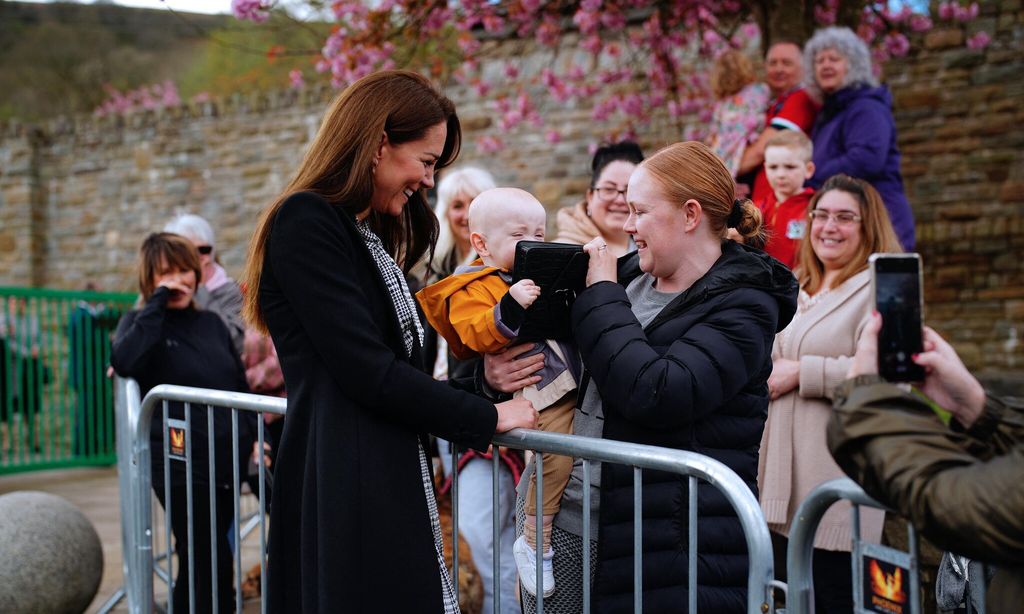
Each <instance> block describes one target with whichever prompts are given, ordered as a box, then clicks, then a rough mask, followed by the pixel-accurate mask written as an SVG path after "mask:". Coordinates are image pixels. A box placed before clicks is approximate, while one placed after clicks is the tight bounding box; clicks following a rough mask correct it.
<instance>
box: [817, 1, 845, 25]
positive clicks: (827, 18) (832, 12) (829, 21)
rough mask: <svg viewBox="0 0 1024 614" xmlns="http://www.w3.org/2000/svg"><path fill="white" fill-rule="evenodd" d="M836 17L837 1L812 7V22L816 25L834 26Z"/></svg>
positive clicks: (837, 13)
mask: <svg viewBox="0 0 1024 614" xmlns="http://www.w3.org/2000/svg"><path fill="white" fill-rule="evenodd" d="M838 15H839V2H838V0H825V2H823V3H821V4H818V5H816V6H815V7H814V20H815V21H816V22H817V23H818V25H821V26H831V25H833V24H835V22H836V17H837V16H838Z"/></svg>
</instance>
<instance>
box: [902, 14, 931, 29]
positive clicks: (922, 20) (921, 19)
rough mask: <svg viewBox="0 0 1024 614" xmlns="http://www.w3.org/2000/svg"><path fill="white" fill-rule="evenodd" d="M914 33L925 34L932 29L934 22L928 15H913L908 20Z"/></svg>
mask: <svg viewBox="0 0 1024 614" xmlns="http://www.w3.org/2000/svg"><path fill="white" fill-rule="evenodd" d="M907 25H909V26H910V29H911V31H913V32H925V31H927V30H931V29H932V25H933V24H932V20H931V19H930V18H929V17H928V16H927V15H911V16H910V19H908V20H907Z"/></svg>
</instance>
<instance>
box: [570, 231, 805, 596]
mask: <svg viewBox="0 0 1024 614" xmlns="http://www.w3.org/2000/svg"><path fill="white" fill-rule="evenodd" d="M639 274H640V269H639V260H638V258H637V256H636V255H635V254H634V255H631V256H627V257H625V258H624V259H623V260H622V261H620V267H619V279H620V283H621V284H622V285H620V284H614V283H609V282H605V283H598V284H594V285H593V286H591V287H589V288H587V289H586V290H585V291H584V292H582V293H581V294H580V295H579V297H578V298H577V300H576V303H575V305H574V306H573V313H572V317H573V327H574V331H575V337H576V340H577V342H578V344H579V349H580V352H581V353H582V355H583V362H584V364H585V365H586V367H587V369H588V370H589V373H590V376H591V378H592V380H593V382H592V383H593V384H596V385H597V388H598V391H599V392H600V395H601V400H602V405H603V408H604V415H605V423H604V437H605V438H606V439H615V440H621V441H630V442H636V443H644V444H652V445H657V446H665V447H669V448H676V449H680V450H691V451H694V452H699V453H701V454H706V455H708V456H710V457H712V458H714V459H716V460H719V461H721V462H723V463H725V464H726V465H727V466H729V468H731V469H732V470H733V471H735V472H736V473H737V474H739V476H740V477H741V478H742V479H743V480H744V481H745V482H746V483H747V484H748V485H749V486H750V489H751V490H752V491H754V493H755V496H756V492H757V485H756V479H757V458H758V446H759V444H760V441H761V431H762V430H763V428H764V422H765V418H766V416H767V410H768V386H767V380H768V375H769V374H770V373H771V369H772V362H771V349H772V340H773V338H774V337H775V334H776V333H777V332H778V331H780V330H782V329H783V328H784V327H785V326H786V325H787V324H788V323H789V321H790V320H791V319H792V317H793V313H794V311H795V309H796V296H797V283H796V280H795V279H794V278H793V275H792V274H791V273H790V272H789V270H788V269H786V267H785V266H783V265H782V264H781V263H779V262H778V261H776V260H774V259H772V258H770V257H768V256H767V255H765V254H764V253H762V252H757V251H754V250H751V249H749V248H745V247H743V246H740V245H738V244H736V243H733V242H731V241H726V242H725V243H723V246H722V256H721V258H719V259H718V261H717V262H715V264H714V265H713V266H712V267H711V269H710V270H709V271H708V272H707V274H706V275H704V276H703V277H702V278H700V279H699V280H697V281H696V282H695V283H694V284H693V285H692V286H691V287H690V289H689V290H687V291H686V292H684V293H683V294H681V295H680V296H678V297H677V298H676V299H675V300H673V301H672V302H671V303H670V304H669V305H668V306H666V307H665V308H664V309H663V310H662V312H661V313H659V314H658V316H657V317H656V318H655V319H654V320H653V321H652V322H651V323H650V324H649V325H648V326H647V327H646V328H641V326H640V323H639V322H638V321H637V319H636V317H635V316H634V315H633V312H632V310H631V307H630V303H629V300H628V299H627V297H626V292H625V288H624V286H625V285H627V284H628V283H629V282H630V281H632V280H633V279H634V278H636V277H637V276H638V275H639ZM686 484H687V480H686V478H685V477H684V476H678V475H675V474H669V473H663V472H655V471H645V472H644V485H643V546H644V559H643V585H644V586H643V588H644V593H643V604H644V611H645V612H669V611H671V612H678V611H681V609H684V608H685V604H686V603H687V560H686V559H687V557H686V552H687V500H688V492H687V485H686ZM698 513H699V514H700V521H699V523H698V531H697V548H698V554H699V558H700V563H699V565H700V566H699V568H698V570H697V583H698V586H699V588H700V594H699V595H698V598H697V600H698V601H697V606H698V610H699V611H701V612H716V613H720V612H742V611H744V610H745V608H746V592H747V591H746V586H747V579H746V578H747V556H746V550H747V548H746V543H745V541H744V539H743V535H742V530H741V528H740V524H739V520H737V518H736V515H735V514H734V513H733V511H732V508H731V506H730V505H729V503H728V502H727V501H726V499H725V498H724V497H723V496H722V495H721V494H719V492H718V491H717V489H716V488H715V487H714V486H711V485H709V484H701V486H700V490H699V492H698ZM599 538H600V540H599V546H598V548H599V550H598V552H599V554H598V567H597V579H596V582H595V589H594V593H595V606H596V608H595V611H597V612H631V611H632V609H633V598H632V594H633V475H632V469H631V468H629V467H625V466H622V465H608V466H605V467H604V468H603V469H602V477H601V512H600V534H599Z"/></svg>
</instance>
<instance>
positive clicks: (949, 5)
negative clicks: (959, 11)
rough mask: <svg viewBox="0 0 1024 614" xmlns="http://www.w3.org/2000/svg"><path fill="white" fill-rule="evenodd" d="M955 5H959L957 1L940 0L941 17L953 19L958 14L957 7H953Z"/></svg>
mask: <svg viewBox="0 0 1024 614" xmlns="http://www.w3.org/2000/svg"><path fill="white" fill-rule="evenodd" d="M954 6H959V4H958V3H956V2H940V3H939V18H940V19H945V20H947V21H948V20H950V19H953V17H954V16H955V15H956V13H955V12H954V11H955V9H954V8H953V7H954Z"/></svg>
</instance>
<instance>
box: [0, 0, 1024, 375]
mask: <svg viewBox="0 0 1024 614" xmlns="http://www.w3.org/2000/svg"><path fill="white" fill-rule="evenodd" d="M1021 4H1022V3H1021V0H1002V1H1001V2H1000V1H993V2H988V3H985V4H984V6H983V9H982V13H983V14H982V17H981V18H980V19H979V20H978V22H976V23H974V24H971V25H970V26H969V28H971V29H968V30H967V32H966V35H970V34H971V33H972V32H973V29H976V28H979V27H980V28H984V29H985V30H987V31H989V32H991V33H994V36H995V42H994V43H993V44H992V45H991V46H990V47H989V48H988V49H986V50H984V51H972V50H968V49H965V48H964V47H963V39H964V36H965V32H964V31H962V30H960V29H952V30H942V29H937V30H933V31H931V32H929V33H928V34H927V35H926V36H925V37H924V38H923V39H922V40H920V41H917V42H916V44H915V52H914V53H913V55H912V56H911V57H909V58H906V59H903V60H899V61H893V62H890V63H889V64H888V65H887V75H886V76H885V78H886V81H887V82H888V84H889V85H890V86H891V87H892V88H893V91H894V94H895V100H896V111H895V114H896V120H897V125H898V129H899V137H900V145H901V148H902V151H903V172H904V177H905V180H906V184H907V185H906V187H907V194H908V196H909V197H910V200H911V203H912V205H913V208H914V212H915V216H916V218H917V222H918V243H919V249H920V251H921V254H922V257H923V259H924V263H925V283H926V291H925V295H926V301H927V318H928V320H929V322H930V323H932V324H933V325H934V326H936V327H937V328H939V329H940V330H941V331H942V332H943V333H944V334H946V335H948V336H949V337H950V338H951V339H952V340H953V341H954V343H955V344H956V346H957V348H958V350H960V351H961V352H962V354H963V356H964V358H965V359H966V361H967V362H968V363H969V365H970V366H972V367H974V368H978V369H982V370H984V371H986V372H989V373H992V374H994V375H999V376H1011V377H1013V376H1018V375H1022V374H1024V346H1022V343H1021V341H1020V340H1019V339H1020V337H1021V336H1022V334H1024V258H1022V255H1024V131H1022V129H1021V126H1022V124H1024V105H1022V104H1021V103H1022V102H1024V80H1022V79H1021V78H1020V75H1024V43H1022V40H1024V9H1022V6H1021ZM448 93H449V95H450V96H452V98H454V99H455V100H456V102H457V103H458V104H459V109H460V116H461V117H462V118H463V125H464V128H465V146H464V149H463V155H462V157H461V158H460V164H477V165H480V166H483V167H486V168H488V169H490V170H491V171H492V172H494V174H495V175H496V177H497V179H498V181H499V182H500V183H503V184H510V185H518V186H521V187H524V188H526V189H529V190H531V191H533V192H534V193H536V194H537V195H538V197H539V198H540V199H541V200H542V202H544V203H545V204H547V205H548V206H549V208H550V209H551V210H552V211H554V210H555V209H557V208H558V207H560V206H566V205H569V204H572V203H573V202H575V201H576V200H577V199H578V198H579V197H580V195H582V193H583V191H584V190H585V188H586V186H587V182H588V176H587V173H588V166H589V152H588V145H590V144H591V143H593V142H595V141H596V140H597V139H598V138H599V133H598V132H596V131H595V126H594V125H593V123H592V122H591V121H590V119H589V111H588V109H585V108H577V107H571V106H567V107H563V108H556V109H546V110H544V113H545V117H546V119H547V120H548V121H549V122H550V123H552V124H553V125H554V126H555V127H558V128H559V129H560V130H561V131H562V134H563V140H562V142H560V143H557V144H549V143H547V142H546V141H545V140H544V138H543V136H542V135H541V134H540V131H531V130H521V131H517V132H515V133H513V134H509V135H505V137H504V138H505V140H506V142H507V143H508V147H507V148H506V149H505V150H503V151H502V152H499V153H497V154H484V153H482V152H480V151H478V150H477V149H476V146H475V144H474V138H475V137H476V136H478V135H480V134H483V133H485V132H486V131H491V130H494V127H493V125H492V119H493V113H492V112H491V111H490V109H489V108H488V107H487V106H486V105H484V104H483V103H482V102H480V101H479V100H478V99H475V98H474V97H473V96H471V95H470V93H469V92H468V91H466V90H463V89H460V88H458V87H453V88H451V89H450V90H448ZM331 96H332V92H330V91H328V90H326V89H316V88H310V89H308V90H306V91H304V92H302V93H297V92H293V91H287V92H277V93H270V94H265V95H262V96H258V97H250V98H244V97H237V98H233V99H230V100H226V101H220V102H218V103H206V104H202V105H192V106H187V107H182V108H179V109H173V110H169V111H161V112H147V113H141V114H137V115H133V116H130V117H127V118H107V119H102V120H99V119H93V118H77V119H75V120H69V121H60V122H53V123H51V124H49V125H46V126H39V127H34V126H18V125H8V126H4V127H3V128H0V285H36V286H48V287H57V288H78V287H81V286H82V285H83V284H84V283H85V282H86V281H87V280H92V281H95V282H97V283H98V284H99V285H100V287H102V288H103V289H107V290H131V289H132V288H133V285H134V272H133V269H134V261H135V251H136V249H137V247H138V245H139V243H140V241H141V239H142V237H143V236H144V235H145V234H146V233H148V232H152V231H154V230H159V229H160V228H161V227H162V225H163V224H164V222H165V221H167V220H168V219H169V218H170V217H171V216H172V215H173V214H174V213H175V212H177V211H188V212H193V213H198V214H200V215H202V216H204V217H206V218H207V219H209V220H210V221H211V223H212V224H213V225H214V227H215V228H216V229H217V231H218V241H217V243H218V248H219V250H220V255H221V259H222V261H223V264H224V265H225V267H226V268H227V269H228V271H229V273H231V274H232V275H236V276H237V275H238V274H239V273H240V272H241V268H242V264H243V261H244V258H245V246H246V243H247V241H248V238H249V235H250V233H251V232H252V229H253V227H254V225H255V220H256V217H257V215H258V213H259V211H260V209H261V208H262V207H263V206H264V205H265V204H266V203H267V202H268V201H270V200H272V199H273V198H274V196H276V195H277V193H278V191H279V190H280V189H281V188H282V187H283V185H284V184H285V183H286V182H287V180H288V178H289V175H290V173H291V172H292V171H293V170H294V168H295V167H296V165H297V164H298V162H299V160H300V159H301V156H302V153H303V149H304V147H305V145H306V144H307V143H308V142H309V141H310V139H311V138H312V136H313V134H314V132H315V130H316V128H317V126H318V123H319V120H320V118H321V116H322V113H323V110H324V109H325V107H326V105H327V102H328V101H329V100H330V98H331ZM681 135H682V131H681V129H680V127H678V126H674V125H672V124H670V123H669V122H668V121H667V120H666V119H660V120H657V121H655V123H654V124H652V125H651V126H650V127H649V128H648V129H646V130H645V131H644V132H643V133H642V134H641V135H640V141H641V144H642V145H643V146H644V148H645V150H647V151H653V150H654V149H656V148H657V147H660V146H662V145H664V144H667V143H670V142H673V141H675V140H679V139H680V138H681ZM551 218H552V220H553V218H554V216H553V215H552V216H551Z"/></svg>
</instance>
